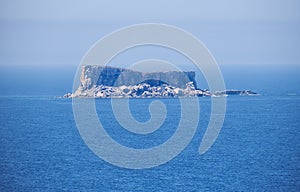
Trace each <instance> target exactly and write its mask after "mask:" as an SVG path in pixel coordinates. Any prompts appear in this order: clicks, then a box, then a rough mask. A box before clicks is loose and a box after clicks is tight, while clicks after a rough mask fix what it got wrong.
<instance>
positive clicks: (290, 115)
mask: <svg viewBox="0 0 300 192" xmlns="http://www.w3.org/2000/svg"><path fill="white" fill-rule="evenodd" d="M227 99H228V100H227V113H226V118H225V122H224V125H223V128H222V130H221V132H220V135H219V137H218V139H217V140H216V142H215V144H214V145H213V146H212V148H210V149H209V151H208V152H207V153H205V154H203V155H199V152H198V147H199V144H200V142H201V138H202V136H203V133H204V131H205V129H206V127H207V124H208V121H209V114H210V99H209V98H200V100H199V103H200V106H201V116H200V122H199V126H198V129H197V132H196V134H195V136H194V137H193V139H192V141H191V143H190V144H189V145H188V146H187V148H185V150H183V151H182V152H181V153H180V154H179V155H178V156H177V157H175V158H174V159H172V160H171V161H169V162H168V163H166V164H163V165H160V166H158V167H154V168H150V169H144V170H130V169H125V168H119V167H116V166H113V165H111V164H109V163H107V162H105V161H103V160H102V159H100V158H99V157H97V156H96V155H95V154H94V153H93V152H92V151H91V150H90V149H89V148H88V147H87V145H86V144H85V143H84V141H83V140H82V138H81V137H80V134H79V132H78V130H77V128H76V124H75V121H74V117H73V111H72V101H71V100H70V99H62V98H55V97H53V95H50V96H45V95H43V96H1V97H0V136H1V137H0V146H1V147H0V154H1V155H0V178H1V179H0V191H62V190H63V191H145V190H146V191H206V190H207V191H299V189H300V164H299V162H300V152H299V149H300V140H299V138H300V132H299V128H300V118H299V114H300V96H299V95H286V94H283V95H275V96H274V95H261V96H255V97H254V96H245V97H242V96H229V97H228V98H227ZM151 101H153V99H131V100H130V109H131V111H132V115H133V116H134V117H135V118H136V119H137V120H139V121H146V120H147V119H148V118H149V117H150V115H149V112H148V106H149V103H150V102H151ZM161 101H162V102H164V103H165V104H166V106H167V110H168V114H167V118H166V120H165V123H164V124H163V126H162V128H161V129H160V130H158V131H157V132H156V133H154V134H150V135H146V136H138V135H134V134H130V133H129V132H127V131H125V130H124V129H122V128H121V127H120V126H119V125H118V124H117V122H116V120H115V119H114V116H113V114H112V109H111V107H110V106H111V105H110V99H99V100H96V102H95V105H96V109H97V113H98V115H99V119H100V120H101V122H102V124H103V126H104V127H105V129H106V130H107V132H108V133H109V134H110V135H111V136H112V137H113V138H114V139H115V140H116V141H118V142H119V143H121V144H122V145H126V146H129V147H134V148H148V147H153V146H156V145H159V144H161V143H162V142H163V141H164V140H165V139H167V138H169V137H170V136H171V135H172V133H173V132H174V131H175V129H176V126H177V124H178V121H179V120H178V119H179V118H180V105H179V102H178V100H177V99H161Z"/></svg>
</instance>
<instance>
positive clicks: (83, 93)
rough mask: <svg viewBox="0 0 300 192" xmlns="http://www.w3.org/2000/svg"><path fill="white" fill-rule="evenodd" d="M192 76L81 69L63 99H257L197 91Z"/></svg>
mask: <svg viewBox="0 0 300 192" xmlns="http://www.w3.org/2000/svg"><path fill="white" fill-rule="evenodd" d="M195 76H196V74H195V72H194V71H188V72H181V71H167V72H153V73H143V72H139V71H133V70H129V69H122V68H114V67H102V66H93V65H88V66H83V69H82V73H81V77H80V80H81V84H80V86H79V87H78V89H77V90H76V91H75V93H68V94H65V95H64V97H65V98H73V97H82V98H122V97H126V98H147V97H150V98H151V97H201V96H213V97H223V96H228V95H258V94H257V93H255V92H252V91H250V90H245V91H240V90H225V91H217V92H214V93H211V92H210V91H208V90H201V89H198V88H197V84H196V80H195Z"/></svg>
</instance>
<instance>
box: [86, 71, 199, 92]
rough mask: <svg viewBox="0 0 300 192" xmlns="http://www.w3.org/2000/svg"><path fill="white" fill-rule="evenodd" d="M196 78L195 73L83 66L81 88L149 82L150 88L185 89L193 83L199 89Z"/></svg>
mask: <svg viewBox="0 0 300 192" xmlns="http://www.w3.org/2000/svg"><path fill="white" fill-rule="evenodd" d="M195 76H196V74H195V72H194V71H188V72H182V71H167V72H153V73H143V72H139V71H133V70H129V69H122V68H114V67H103V66H94V65H87V66H83V69H82V74H81V86H82V88H83V90H85V89H90V88H92V87H93V86H99V85H103V86H111V87H119V86H122V85H125V86H129V85H137V84H140V83H142V82H147V83H148V84H149V85H150V86H157V85H161V84H167V85H170V86H173V87H178V88H185V87H186V84H187V83H189V82H193V84H194V87H195V88H196V89H197V84H196V80H195Z"/></svg>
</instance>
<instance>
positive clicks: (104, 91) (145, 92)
mask: <svg viewBox="0 0 300 192" xmlns="http://www.w3.org/2000/svg"><path fill="white" fill-rule="evenodd" d="M228 95H258V94H257V93H255V92H253V91H250V90H245V91H240V90H226V91H219V92H215V93H211V92H210V91H208V90H201V89H196V88H195V87H194V85H193V83H192V82H189V83H187V85H186V87H185V88H178V87H173V86H169V85H166V84H163V85H161V86H151V85H149V84H147V83H143V84H138V85H133V86H131V85H130V86H125V85H123V86H119V87H112V86H104V85H99V86H93V87H92V88H90V89H86V90H81V89H78V90H77V91H76V92H75V93H67V94H65V95H64V96H63V97H64V98H153V97H156V98H173V97H175V98H176V97H205V96H209V97H221V96H228Z"/></svg>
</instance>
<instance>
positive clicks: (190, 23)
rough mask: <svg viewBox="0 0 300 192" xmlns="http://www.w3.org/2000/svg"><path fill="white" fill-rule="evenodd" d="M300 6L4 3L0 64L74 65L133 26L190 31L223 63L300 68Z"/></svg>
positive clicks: (278, 1) (281, 2)
mask: <svg viewBox="0 0 300 192" xmlns="http://www.w3.org/2000/svg"><path fill="white" fill-rule="evenodd" d="M299 10H300V1H297V0H263V1H262V0H245V1H241V0H226V1H224V0H210V1H208V0H206V1H196V0H195V1H183V0H182V1H175V0H172V1H161V0H152V1H147V2H146V1H140V0H135V1H130V0H129V1H124V0H123V1H122V0H119V1H116V0H110V1H97V0H95V1H92V0H88V1H74V0H72V1H71V0H67V1H59V0H52V1H39V0H27V1H22V0H2V1H1V2H0V27H1V30H0V42H1V44H0V65H33V66H36V65H41V66H44V65H74V66H77V65H78V64H79V63H80V60H81V58H82V57H83V56H84V54H85V52H86V51H87V50H88V49H89V47H90V46H91V45H93V43H94V42H96V41H97V40H98V39H100V38H101V37H103V36H104V35H106V34H108V33H110V32H112V31H114V30H116V29H118V28H120V27H124V26H127V25H132V24H138V23H144V22H157V23H166V24H171V25H175V26H178V27H180V28H183V29H185V30H187V31H189V32H191V33H192V34H194V35H195V36H197V37H198V38H199V39H200V40H201V41H202V42H204V43H205V44H206V46H207V47H208V48H209V49H210V51H211V52H212V54H213V55H214V56H215V58H216V60H217V61H218V63H219V64H221V65H222V64H224V65H225V64H240V65H242V64H282V65H284V64H300V54H299V50H300V38H299V34H300V11H299Z"/></svg>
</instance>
